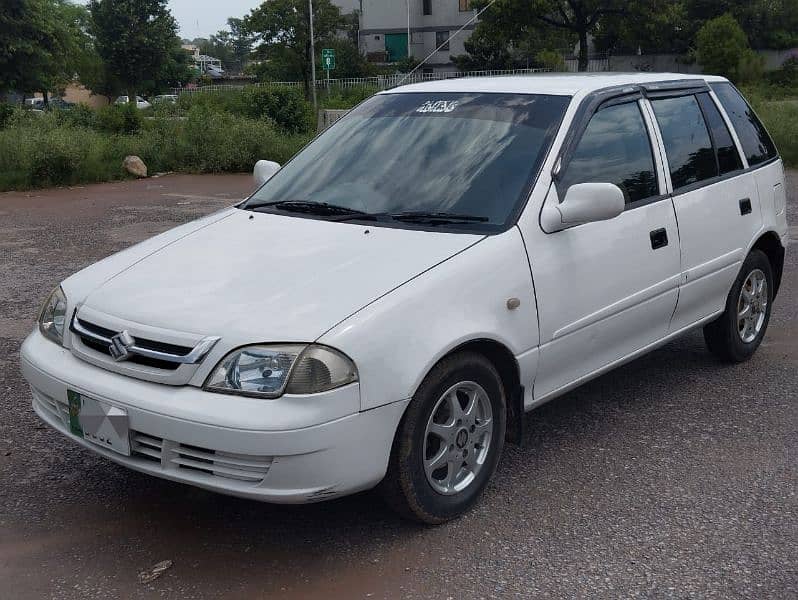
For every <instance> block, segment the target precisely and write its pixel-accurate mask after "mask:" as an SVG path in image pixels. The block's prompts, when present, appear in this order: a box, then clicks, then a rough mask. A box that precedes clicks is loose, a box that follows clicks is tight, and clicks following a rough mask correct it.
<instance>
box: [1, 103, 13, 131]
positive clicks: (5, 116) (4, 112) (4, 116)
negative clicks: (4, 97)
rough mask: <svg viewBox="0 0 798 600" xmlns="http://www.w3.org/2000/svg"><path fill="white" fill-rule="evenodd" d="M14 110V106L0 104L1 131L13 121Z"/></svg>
mask: <svg viewBox="0 0 798 600" xmlns="http://www.w3.org/2000/svg"><path fill="white" fill-rule="evenodd" d="M14 110H15V109H14V105H13V104H6V103H5V102H2V103H0V129H3V128H4V127H5V126H6V125H7V124H8V122H9V121H10V120H11V115H13V114H14Z"/></svg>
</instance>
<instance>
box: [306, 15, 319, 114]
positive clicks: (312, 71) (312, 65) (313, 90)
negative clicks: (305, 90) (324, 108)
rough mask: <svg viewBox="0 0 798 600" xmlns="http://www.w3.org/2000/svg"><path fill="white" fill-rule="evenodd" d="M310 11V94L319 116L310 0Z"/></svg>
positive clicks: (314, 41) (314, 43)
mask: <svg viewBox="0 0 798 600" xmlns="http://www.w3.org/2000/svg"><path fill="white" fill-rule="evenodd" d="M308 11H309V16H310V93H311V98H312V99H313V112H314V113H316V114H318V111H319V106H318V104H317V102H316V40H314V39H313V0H308ZM314 118H315V117H314Z"/></svg>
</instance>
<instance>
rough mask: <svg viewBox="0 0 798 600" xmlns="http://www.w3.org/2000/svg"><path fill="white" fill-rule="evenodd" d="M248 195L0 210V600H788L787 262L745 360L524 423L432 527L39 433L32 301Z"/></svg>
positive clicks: (603, 384) (656, 377)
mask: <svg viewBox="0 0 798 600" xmlns="http://www.w3.org/2000/svg"><path fill="white" fill-rule="evenodd" d="M250 187H251V179H250V177H248V176H202V177H200V176H166V177H162V178H158V179H149V180H144V181H135V182H125V183H113V184H101V185H95V186H87V187H79V188H70V189H56V190H47V191H37V192H30V193H5V194H0V597H4V598H103V599H109V598H117V597H122V598H162V597H169V598H217V597H220V596H222V595H224V596H226V597H232V598H256V597H264V598H265V597H285V598H313V597H325V598H336V597H340V598H431V597H438V598H454V599H458V600H459V599H470V598H530V597H540V598H573V597H615V598H618V597H624V598H628V597H663V598H668V597H672V598H713V597H717V598H728V597H748V598H779V599H782V598H795V597H798V494H796V490H797V489H798V486H796V484H797V483H798V466H797V465H798V434H796V431H797V430H798V404H796V396H798V255H797V254H796V252H792V253H790V254H788V261H787V265H786V271H785V275H784V283H783V287H782V291H781V294H780V296H779V298H778V299H777V302H776V304H775V308H774V313H773V317H772V320H771V324H770V330H769V332H768V335H767V337H766V338H765V342H764V344H763V345H762V347H761V348H760V350H759V352H758V353H757V354H756V356H755V357H754V359H753V360H751V361H750V362H749V363H747V364H744V365H739V366H733V367H729V366H724V365H721V364H719V363H717V362H716V361H715V360H714V359H713V358H712V357H711V356H710V355H709V354H708V353H707V352H706V351H705V349H704V345H703V340H702V337H701V335H700V333H693V334H691V335H688V336H686V337H685V338H683V339H680V340H678V341H676V342H673V343H671V344H669V345H667V346H666V347H664V348H662V349H661V350H658V351H656V352H654V353H653V354H650V355H648V356H646V357H644V358H642V359H640V360H637V361H635V362H633V363H631V364H629V365H627V366H625V367H623V368H621V369H618V370H616V371H614V372H613V373H610V374H608V375H606V376H604V377H601V378H600V379H598V380H595V381H593V382H592V383H589V384H588V385H586V386H584V387H582V388H580V389H578V390H576V391H574V392H572V393H570V394H568V395H567V396H566V397H563V398H561V399H559V400H558V401H555V402H553V403H550V404H548V405H546V406H544V407H542V408H541V409H539V410H536V411H534V412H532V413H530V414H529V415H527V417H526V427H527V433H526V438H525V443H524V446H523V447H522V448H519V447H517V446H509V447H507V450H506V452H505V455H504V458H503V460H502V463H501V465H500V467H499V471H498V473H497V475H496V477H495V479H494V481H493V483H492V485H491V486H490V488H489V489H488V490H487V493H486V494H485V496H484V499H483V500H482V502H481V503H480V504H479V505H478V506H477V507H476V508H475V509H474V510H473V511H472V512H471V513H469V514H468V515H466V516H465V517H463V518H462V519H460V520H458V521H455V522H453V523H450V524H447V525H444V526H441V527H437V528H423V527H419V526H415V525H412V524H409V523H405V522H402V521H400V520H399V519H398V518H396V517H395V516H394V515H393V514H392V513H391V512H389V511H388V510H387V509H386V508H384V507H383V506H382V504H381V503H380V501H379V499H378V498H377V497H376V496H375V495H374V494H372V493H364V494H360V495H358V496H355V497H351V498H345V499H342V500H337V501H333V502H329V503H325V504H318V505H312V506H304V507H281V506H270V505H266V504H259V503H256V502H251V501H245V500H239V499H234V498H228V497H224V496H220V495H216V494H213V493H210V492H204V491H201V490H197V489H193V488H191V487H187V486H183V485H180V484H176V483H170V482H166V481H161V480H158V479H155V478H152V477H148V476H145V475H141V474H138V473H135V472H132V471H128V470H126V469H124V468H122V467H119V466H117V465H115V464H112V463H110V462H107V461H105V460H103V459H101V458H99V457H97V456H95V455H93V454H91V453H89V452H87V451H85V450H83V449H81V448H79V447H78V446H77V445H75V444H72V443H70V442H69V441H68V440H67V439H65V438H64V437H62V436H61V435H60V434H58V433H56V432H54V431H51V430H50V429H48V428H46V427H44V426H43V425H42V424H41V423H40V422H39V420H38V418H37V417H36V416H35V414H34V413H33V411H32V409H31V406H30V398H29V392H28V390H27V387H26V384H25V382H24V381H23V379H22V377H21V375H20V372H19V359H18V350H19V345H20V343H21V342H22V340H23V338H24V337H25V335H27V333H28V332H29V330H30V329H31V328H32V327H33V323H34V320H35V313H36V311H37V309H38V306H39V303H40V302H41V301H42V299H43V298H44V296H45V295H46V294H47V292H49V290H50V289H52V287H53V286H55V285H56V284H57V283H58V282H59V281H60V280H61V279H63V278H64V277H66V276H67V275H69V274H70V273H72V272H74V271H76V270H78V269H80V268H82V267H84V266H86V265H88V264H90V263H92V262H94V261H95V260H97V259H99V258H101V257H103V256H106V255H108V254H110V253H112V252H114V251H116V250H119V249H121V248H124V247H126V246H128V245H130V244H132V243H134V242H136V241H138V240H141V239H144V238H146V237H149V236H150V235H153V234H155V233H157V232H160V231H162V230H164V229H167V228H169V227H172V226H174V225H177V224H179V223H182V222H185V221H188V220H190V219H193V218H196V217H198V216H200V215H203V214H206V213H208V212H210V211H212V210H215V209H217V208H220V207H222V206H225V205H228V204H231V203H232V201H233V200H234V199H236V198H240V197H243V196H244V195H246V193H247V192H248V191H249V189H250ZM789 210H790V222H791V223H798V174H796V173H791V174H790V200H789ZM792 238H793V239H794V240H796V241H798V229H796V228H793V229H792ZM166 559H168V560H171V561H173V564H172V566H171V568H169V569H167V570H166V571H165V572H164V573H163V575H162V576H161V577H160V578H158V579H155V580H154V581H152V582H150V583H145V584H142V583H139V581H138V574H139V573H140V572H142V571H144V570H146V569H148V568H149V567H151V566H153V565H154V564H156V563H157V562H159V561H162V560H166Z"/></svg>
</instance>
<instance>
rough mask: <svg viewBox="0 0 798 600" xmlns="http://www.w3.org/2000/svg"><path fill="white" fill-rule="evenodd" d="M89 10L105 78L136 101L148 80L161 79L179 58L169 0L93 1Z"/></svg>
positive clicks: (131, 100)
mask: <svg viewBox="0 0 798 600" xmlns="http://www.w3.org/2000/svg"><path fill="white" fill-rule="evenodd" d="M89 10H90V11H91V22H92V33H93V34H94V37H95V47H96V50H97V54H98V55H99V57H100V58H101V59H102V62H103V65H104V79H105V80H106V81H108V82H111V83H114V84H117V85H119V86H121V88H122V89H124V90H125V91H126V92H127V94H128V96H129V97H130V102H135V96H136V93H138V92H140V91H141V88H142V86H143V85H144V84H145V82H151V81H155V80H157V79H159V77H160V76H161V74H162V72H163V70H164V68H169V67H168V66H167V65H168V64H169V62H170V60H176V57H177V54H176V52H177V49H179V47H180V40H179V38H178V37H177V23H176V22H175V19H174V17H172V15H171V13H170V12H169V10H168V9H167V8H166V0H91V2H90V3H89Z"/></svg>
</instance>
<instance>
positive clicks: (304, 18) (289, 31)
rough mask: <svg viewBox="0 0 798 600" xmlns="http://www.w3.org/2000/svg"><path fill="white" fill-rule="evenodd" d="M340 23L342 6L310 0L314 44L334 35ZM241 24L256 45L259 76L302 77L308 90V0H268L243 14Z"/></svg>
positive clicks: (309, 70) (328, 1) (328, 0)
mask: <svg viewBox="0 0 798 600" xmlns="http://www.w3.org/2000/svg"><path fill="white" fill-rule="evenodd" d="M341 26H342V20H341V10H340V9H339V8H338V7H337V6H335V5H334V4H332V3H331V2H330V0H315V2H314V3H313V28H314V41H315V42H316V45H317V47H321V45H323V43H326V42H329V41H331V40H333V39H334V38H335V34H336V32H337V31H338V29H339V28H340V27H341ZM244 27H245V29H246V31H248V32H249V33H250V34H251V35H252V37H253V40H254V42H255V43H257V44H258V45H257V47H256V48H255V54H256V55H257V57H258V58H259V59H260V61H261V63H260V65H259V66H258V68H257V73H258V76H259V77H261V78H266V79H276V80H294V79H296V76H297V75H299V76H300V77H302V80H303V81H304V82H305V89H306V90H310V72H311V69H310V27H309V19H308V2H307V0H269V1H268V2H264V3H263V4H261V5H260V6H259V7H258V8H256V9H254V10H253V11H252V12H251V13H250V14H249V15H247V16H246V17H245V18H244Z"/></svg>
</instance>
